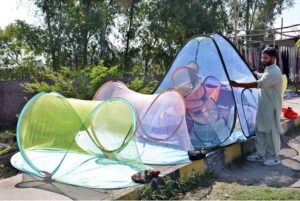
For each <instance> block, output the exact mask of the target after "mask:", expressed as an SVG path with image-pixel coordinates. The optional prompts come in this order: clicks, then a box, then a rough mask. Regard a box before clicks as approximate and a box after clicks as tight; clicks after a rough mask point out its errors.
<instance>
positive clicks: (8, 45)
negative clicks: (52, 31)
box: [0, 20, 44, 68]
mask: <svg viewBox="0 0 300 201" xmlns="http://www.w3.org/2000/svg"><path fill="white" fill-rule="evenodd" d="M43 34H44V32H43V30H41V29H40V28H38V27H32V26H30V25H29V24H27V23H25V22H23V21H20V20H18V21H16V22H15V23H12V24H10V25H8V26H7V27H6V28H5V29H3V30H1V29H0V41H1V42H0V67H6V68H7V67H10V68H14V67H23V65H24V62H25V61H29V60H34V59H35V58H36V57H37V56H40V55H42V53H43V41H42V40H41V37H40V36H42V35H43Z"/></svg>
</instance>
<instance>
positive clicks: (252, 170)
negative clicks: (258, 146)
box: [217, 133, 300, 188]
mask: <svg viewBox="0 0 300 201" xmlns="http://www.w3.org/2000/svg"><path fill="white" fill-rule="evenodd" d="M299 153H300V133H296V134H294V135H292V136H282V149H281V150H280V158H281V162H282V163H281V164H280V165H276V166H271V167H268V166H264V165H263V164H262V163H259V162H248V161H241V162H240V163H234V164H231V165H230V166H228V167H226V168H224V169H223V170H222V171H219V173H218V175H217V177H218V179H220V180H221V181H225V182H236V183H239V184H242V185H256V186H272V187H292V188H300V155H299Z"/></svg>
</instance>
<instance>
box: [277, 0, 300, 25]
mask: <svg viewBox="0 0 300 201" xmlns="http://www.w3.org/2000/svg"><path fill="white" fill-rule="evenodd" d="M281 17H282V18H283V26H284V27H285V26H289V25H293V24H300V0H295V5H294V7H292V8H290V9H287V10H284V11H283V12H282V16H281ZM281 17H278V18H277V19H276V21H275V23H274V27H276V28H277V27H281ZM299 29H300V28H299ZM299 29H298V30H299Z"/></svg>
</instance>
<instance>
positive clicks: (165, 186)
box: [142, 173, 214, 200]
mask: <svg viewBox="0 0 300 201" xmlns="http://www.w3.org/2000/svg"><path fill="white" fill-rule="evenodd" d="M213 178H214V175H213V174H212V173H206V174H204V175H197V174H190V175H189V176H187V177H186V178H178V179H172V178H170V177H168V176H167V177H164V178H163V179H162V181H161V184H160V185H157V186H153V185H148V186H147V187H146V189H145V190H144V192H143V193H142V199H143V200H171V199H172V200H174V199H176V200H178V199H181V198H182V197H184V195H185V194H186V193H187V192H189V191H191V190H193V189H196V188H199V187H209V186H210V185H211V183H212V181H213Z"/></svg>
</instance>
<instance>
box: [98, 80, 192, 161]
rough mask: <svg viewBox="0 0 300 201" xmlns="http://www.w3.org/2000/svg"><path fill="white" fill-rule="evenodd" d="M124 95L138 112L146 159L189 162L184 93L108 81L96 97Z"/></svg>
mask: <svg viewBox="0 0 300 201" xmlns="http://www.w3.org/2000/svg"><path fill="white" fill-rule="evenodd" d="M117 97H121V98H124V99H126V100H128V101H129V102H130V103H131V104H132V105H133V107H134V108H135V111H136V114H137V129H136V137H137V141H138V143H137V144H138V150H139V153H140V155H141V158H142V160H143V162H144V163H147V164H177V163H183V162H188V161H189V160H188V156H187V150H191V149H193V147H192V145H191V141H190V137H189V134H188V130H187V126H186V121H185V106H184V101H183V98H182V96H181V95H180V94H179V93H178V92H177V91H174V90H168V91H165V92H163V93H160V94H152V95H146V94H140V93H137V92H134V91H132V90H130V89H128V88H127V87H126V85H125V84H124V83H122V82H111V81H110V82H107V83H105V84H104V85H103V86H102V87H100V89H99V90H98V91H97V92H96V94H95V96H94V99H95V100H100V101H104V100H108V99H111V98H117Z"/></svg>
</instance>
